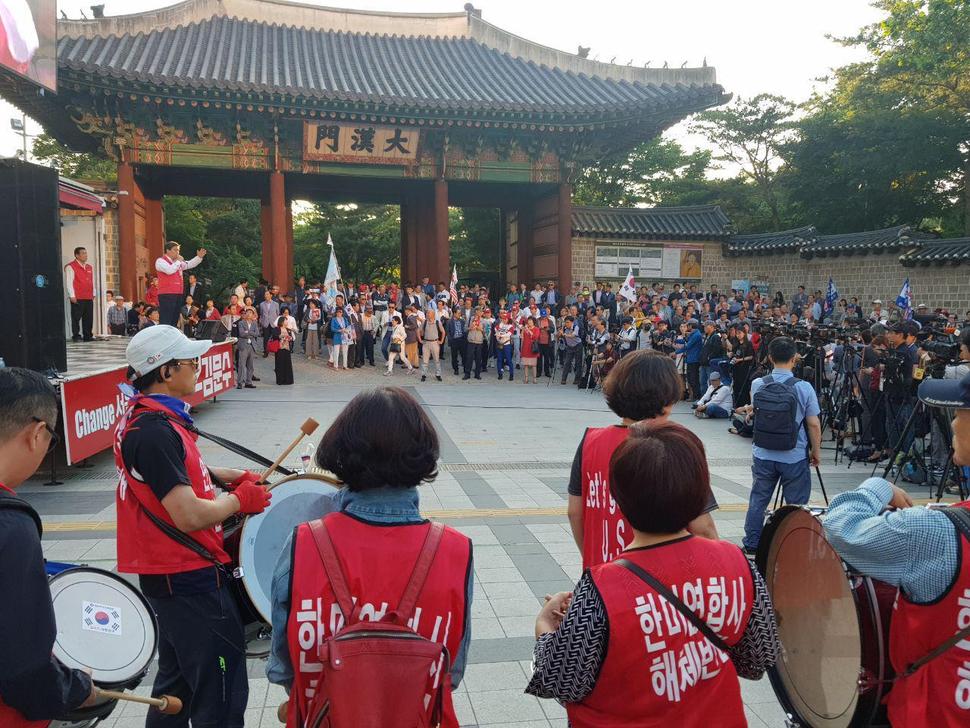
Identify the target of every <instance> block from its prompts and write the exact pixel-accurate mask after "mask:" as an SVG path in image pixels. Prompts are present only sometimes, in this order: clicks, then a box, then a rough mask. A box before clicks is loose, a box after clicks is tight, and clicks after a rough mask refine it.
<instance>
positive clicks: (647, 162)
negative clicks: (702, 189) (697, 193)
mask: <svg viewBox="0 0 970 728" xmlns="http://www.w3.org/2000/svg"><path fill="white" fill-rule="evenodd" d="M710 159H711V155H710V153H709V152H707V151H703V150H701V151H695V152H690V153H688V152H685V151H684V149H683V147H681V146H680V144H678V143H677V142H675V141H671V140H668V139H663V138H662V137H656V138H654V139H651V140H650V141H646V142H643V143H641V144H638V145H637V146H636V147H635V148H634V149H633V150H632V151H631V152H630V153H629V154H627V155H626V156H623V157H619V158H616V159H608V160H603V161H601V162H600V163H599V164H595V165H592V166H589V167H586V168H585V169H583V171H582V172H581V173H580V175H579V178H578V179H577V180H576V182H575V184H574V185H573V203H574V204H576V205H601V206H607V207H611V206H618V207H636V206H641V205H660V204H676V203H670V202H669V200H670V199H671V198H676V197H678V196H679V195H683V194H686V193H687V192H688V191H689V190H690V189H692V188H693V187H695V186H696V185H698V184H700V183H702V182H703V180H704V173H705V171H706V170H707V167H708V165H709V163H710Z"/></svg>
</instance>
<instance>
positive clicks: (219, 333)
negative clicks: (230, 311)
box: [195, 319, 229, 344]
mask: <svg viewBox="0 0 970 728" xmlns="http://www.w3.org/2000/svg"><path fill="white" fill-rule="evenodd" d="M228 335H229V331H228V330H227V329H226V325H225V324H224V323H222V321H213V320H212V319H207V320H205V321H199V323H198V325H197V326H196V327H195V338H197V339H211V340H212V342H213V343H216V344H218V343H219V342H220V341H225V340H226V337H227V336H228Z"/></svg>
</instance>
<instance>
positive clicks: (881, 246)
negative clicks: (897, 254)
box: [802, 225, 919, 258]
mask: <svg viewBox="0 0 970 728" xmlns="http://www.w3.org/2000/svg"><path fill="white" fill-rule="evenodd" d="M911 232H912V228H911V227H910V226H909V225H897V226H896V227H891V228H884V229H882V230H866V231H865V232H861V233H842V234H839V235H819V236H818V237H817V238H816V239H815V241H814V242H812V243H809V244H808V245H806V246H805V247H803V248H802V255H803V256H804V257H806V258H811V257H813V256H815V255H843V254H844V255H853V254H856V253H884V252H887V251H892V250H902V249H904V248H907V247H911V246H913V245H918V244H919V242H918V241H914V240H913V238H912V237H910V233H911Z"/></svg>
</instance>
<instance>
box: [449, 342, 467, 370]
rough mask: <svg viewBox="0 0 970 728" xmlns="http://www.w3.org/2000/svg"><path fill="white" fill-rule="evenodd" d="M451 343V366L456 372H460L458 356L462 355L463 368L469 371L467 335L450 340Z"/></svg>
mask: <svg viewBox="0 0 970 728" xmlns="http://www.w3.org/2000/svg"><path fill="white" fill-rule="evenodd" d="M448 343H449V344H450V345H451V368H452V369H453V370H454V372H455V374H457V373H458V358H459V357H461V368H462V369H464V370H465V371H466V372H467V371H468V363H467V359H466V354H465V337H464V336H462V337H460V338H457V339H452V340H451V341H449V342H448Z"/></svg>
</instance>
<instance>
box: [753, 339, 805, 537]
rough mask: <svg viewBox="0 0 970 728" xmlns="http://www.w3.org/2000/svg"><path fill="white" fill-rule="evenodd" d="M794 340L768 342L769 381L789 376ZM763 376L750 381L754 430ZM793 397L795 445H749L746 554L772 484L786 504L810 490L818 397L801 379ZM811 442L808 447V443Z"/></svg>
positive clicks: (759, 525)
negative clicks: (771, 447) (750, 480)
mask: <svg viewBox="0 0 970 728" xmlns="http://www.w3.org/2000/svg"><path fill="white" fill-rule="evenodd" d="M795 356H796V351H795V342H794V341H792V340H791V339H790V338H788V337H787V336H780V337H778V338H776V339H773V340H772V342H771V343H770V344H769V345H768V358H769V359H770V360H771V364H772V366H773V369H772V371H771V374H770V375H769V376H770V377H771V381H772V382H781V383H782V384H784V383H785V382H786V381H787V380H789V379H791V378H792V377H793V376H794V375H793V374H792V367H793V366H794V365H795ZM765 379H766V377H762V378H761V379H755V380H754V381H753V382H751V401H752V402H753V403H754V406H755V418H756V422H755V428H756V429H757V426H758V425H757V416H758V402H757V400H756V399H755V396H756V395H757V393H758V391H759V390H760V389H761V388H763V387H764V386H765V385H766V384H767V383H768V382H766V381H765ZM794 391H795V395H796V398H797V403H798V406H797V410H796V414H795V422H794V424H795V427H796V429H797V432H798V437H797V440H796V442H795V447H793V448H791V449H790V450H769V449H767V448H765V447H761V446H759V445H752V447H751V454H752V456H753V462H752V464H751V473H752V475H753V476H754V482H753V483H752V485H751V496H750V499H749V500H748V515H747V516H746V518H745V519H744V541H743V543H742V548H743V550H744V552H745V553H747V554H754V553H755V552H756V551H757V549H758V542H759V540H760V539H761V530H762V528H763V527H764V517H765V509H766V508H767V507H768V501H770V500H771V494H772V493H773V492H774V490H775V486H777V485H778V484H779V483H780V484H781V488H782V491H783V493H784V497H785V502H786V503H788V504H805V503H808V497H809V495H811V492H812V471H811V469H810V468H809V465H812V466H815V465H818V464H819V460H820V450H821V446H822V425H821V423H820V422H819V418H818V415H819V412H820V409H819V406H818V397H817V396H816V395H815V390H814V389H812V385H811V384H809V383H808V382H805V381H798V382H797V383H796V384H795V385H794ZM810 442H811V448H809V443H810Z"/></svg>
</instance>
